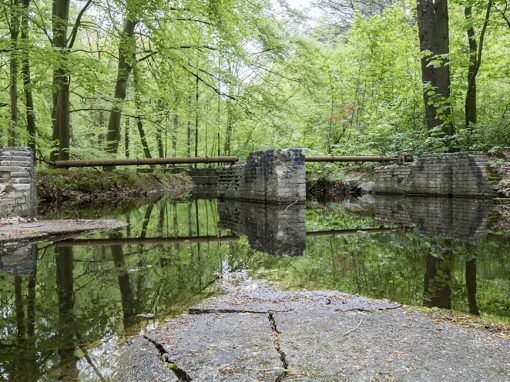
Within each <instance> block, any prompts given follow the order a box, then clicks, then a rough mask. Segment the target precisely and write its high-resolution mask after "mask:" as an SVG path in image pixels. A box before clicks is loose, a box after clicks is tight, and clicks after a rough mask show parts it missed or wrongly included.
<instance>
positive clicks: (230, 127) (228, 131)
mask: <svg viewBox="0 0 510 382" xmlns="http://www.w3.org/2000/svg"><path fill="white" fill-rule="evenodd" d="M232 130H233V123H232V105H231V104H230V101H227V128H226V131H225V148H224V155H230V141H231V138H232Z"/></svg>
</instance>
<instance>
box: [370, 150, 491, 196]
mask: <svg viewBox="0 0 510 382" xmlns="http://www.w3.org/2000/svg"><path fill="white" fill-rule="evenodd" d="M488 161H489V157H488V155H487V154H485V153H481V152H461V153H447V154H426V155H423V156H421V157H420V158H419V159H418V160H417V161H416V162H414V163H408V164H405V165H391V166H382V167H378V168H376V169H375V176H374V186H373V189H372V192H373V193H375V194H410V195H441V196H454V197H476V198H490V197H493V196H495V192H494V190H493V188H492V186H491V183H490V181H489V178H488V173H487V165H488Z"/></svg>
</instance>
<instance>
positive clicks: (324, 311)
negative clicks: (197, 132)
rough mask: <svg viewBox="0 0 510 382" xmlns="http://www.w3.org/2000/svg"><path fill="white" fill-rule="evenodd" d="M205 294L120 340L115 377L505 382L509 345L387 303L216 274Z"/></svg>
mask: <svg viewBox="0 0 510 382" xmlns="http://www.w3.org/2000/svg"><path fill="white" fill-rule="evenodd" d="M226 276H227V277H228V279H227V280H223V281H222V284H223V288H224V289H225V292H226V294H225V295H223V296H220V297H213V298H210V299H208V300H206V301H204V302H203V303H201V304H199V305H197V306H194V307H192V308H190V309H188V312H187V314H183V315H181V316H179V317H177V318H174V319H172V320H168V321H167V322H165V324H163V325H161V326H160V327H158V328H157V329H155V330H151V331H148V332H147V333H145V334H144V335H143V336H138V337H134V338H133V339H132V340H129V341H128V342H127V344H126V345H125V348H124V349H123V350H122V351H121V353H120V356H119V358H120V359H121V367H120V368H119V371H118V372H117V373H116V374H114V376H113V379H114V380H118V381H146V380H148V379H149V378H150V379H156V380H168V381H174V380H175V381H186V380H196V381H282V380H296V381H360V380H363V381H388V380H390V381H404V380H405V381H454V380H455V381H483V380H487V381H489V380H490V381H507V380H509V379H510V363H509V361H510V341H509V340H505V339H502V338H498V336H497V335H495V334H493V333H490V332H487V331H480V330H466V329H465V328H462V327H459V326H456V325H454V324H452V323H449V322H441V321H439V322H438V321H437V320H434V319H432V318H431V317H430V316H428V315H426V314H424V313H420V312H417V311H416V310H413V309H408V308H404V307H402V306H401V305H399V304H395V303H391V302H389V301H387V300H374V299H368V298H365V297H361V296H353V295H347V294H343V293H339V292H324V291H323V292H319V291H317V292H310V291H309V292H285V291H280V290H278V289H276V288H274V287H270V286H268V284H267V283H266V282H261V281H257V280H251V279H250V278H249V277H246V274H242V273H237V274H229V275H226Z"/></svg>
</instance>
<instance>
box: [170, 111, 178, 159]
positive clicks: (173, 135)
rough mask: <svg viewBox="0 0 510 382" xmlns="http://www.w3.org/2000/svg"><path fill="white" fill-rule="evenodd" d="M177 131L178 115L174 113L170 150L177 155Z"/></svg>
mask: <svg viewBox="0 0 510 382" xmlns="http://www.w3.org/2000/svg"><path fill="white" fill-rule="evenodd" d="M178 132H179V116H178V115H177V114H174V131H173V133H172V152H173V155H174V157H176V156H177V133H178Z"/></svg>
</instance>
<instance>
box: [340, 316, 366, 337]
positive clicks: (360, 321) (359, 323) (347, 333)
mask: <svg viewBox="0 0 510 382" xmlns="http://www.w3.org/2000/svg"><path fill="white" fill-rule="evenodd" d="M362 322H363V319H361V320H359V322H358V325H356V327H355V328H354V329H351V330H349V331H348V332H345V333H344V334H343V335H344V336H347V335H349V334H351V333H352V332H354V331H355V330H356V329H358V328H359V327H360V325H361V323H362Z"/></svg>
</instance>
